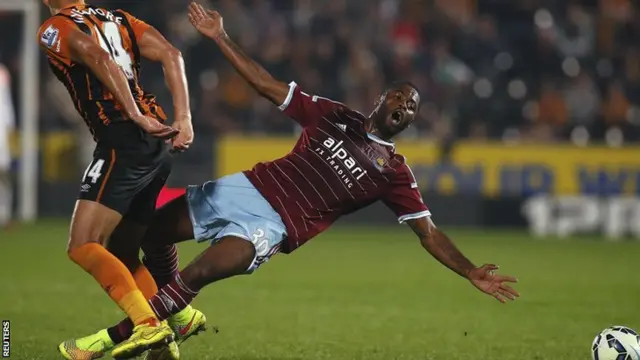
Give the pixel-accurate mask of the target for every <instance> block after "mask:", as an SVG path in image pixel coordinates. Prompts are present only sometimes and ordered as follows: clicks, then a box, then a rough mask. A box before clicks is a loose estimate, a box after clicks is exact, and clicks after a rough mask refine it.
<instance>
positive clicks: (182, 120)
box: [173, 114, 191, 124]
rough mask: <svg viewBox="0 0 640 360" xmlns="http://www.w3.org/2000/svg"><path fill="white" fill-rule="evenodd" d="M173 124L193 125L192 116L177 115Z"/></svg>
mask: <svg viewBox="0 0 640 360" xmlns="http://www.w3.org/2000/svg"><path fill="white" fill-rule="evenodd" d="M173 119H174V120H173V122H174V123H176V124H191V115H187V114H175V115H174V117H173Z"/></svg>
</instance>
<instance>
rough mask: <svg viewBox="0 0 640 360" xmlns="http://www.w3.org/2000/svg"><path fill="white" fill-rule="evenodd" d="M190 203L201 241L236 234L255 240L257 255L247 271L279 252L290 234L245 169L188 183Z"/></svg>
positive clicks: (195, 229)
mask: <svg viewBox="0 0 640 360" xmlns="http://www.w3.org/2000/svg"><path fill="white" fill-rule="evenodd" d="M187 203H188V204H189V216H190V217H191V223H192V225H193V234H194V236H195V239H196V240H197V241H198V242H203V241H207V240H208V241H211V243H212V244H214V243H216V242H217V241H219V240H220V239H222V238H223V237H225V236H234V237H239V238H242V239H246V240H247V241H250V242H252V243H253V245H254V246H255V248H256V257H255V259H254V260H253V262H252V264H251V266H250V267H249V269H247V273H252V272H253V271H255V270H256V269H257V268H258V267H259V266H260V265H262V264H263V263H265V262H267V261H268V260H269V258H271V256H273V255H275V254H276V253H278V252H279V251H280V246H281V245H282V242H283V240H284V239H285V238H286V237H287V230H286V227H285V225H284V224H283V223H282V219H281V218H280V215H278V213H277V212H276V211H275V210H274V209H273V208H272V207H271V205H270V204H269V203H268V202H267V200H265V198H264V197H263V196H262V194H260V192H258V190H257V189H256V188H255V187H254V186H253V184H251V182H250V181H249V179H247V177H246V176H245V175H244V174H243V173H237V174H233V175H229V176H225V177H222V178H220V179H218V180H215V181H209V182H206V183H204V184H203V185H198V186H190V187H188V188H187Z"/></svg>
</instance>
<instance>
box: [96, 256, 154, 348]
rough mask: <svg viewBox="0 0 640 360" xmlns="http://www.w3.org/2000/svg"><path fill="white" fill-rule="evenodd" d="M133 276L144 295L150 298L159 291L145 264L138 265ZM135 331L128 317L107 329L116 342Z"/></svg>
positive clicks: (123, 339)
mask: <svg viewBox="0 0 640 360" xmlns="http://www.w3.org/2000/svg"><path fill="white" fill-rule="evenodd" d="M133 278H134V279H135V281H136V284H137V285H138V289H140V291H141V292H142V295H143V296H144V297H145V298H146V299H149V298H151V297H152V296H153V295H155V294H156V293H157V292H158V287H157V286H156V282H155V281H154V280H153V277H152V276H151V273H149V270H147V268H146V267H145V266H144V265H142V264H141V265H140V266H138V268H137V269H136V271H134V273H133ZM132 333H133V323H132V322H131V319H129V318H126V319H124V320H122V321H120V322H119V323H118V325H115V326H112V327H110V328H108V329H107V334H109V338H110V340H111V341H112V342H113V343H114V344H119V343H121V342H123V341H125V340H126V339H128V338H129V336H131V334H132Z"/></svg>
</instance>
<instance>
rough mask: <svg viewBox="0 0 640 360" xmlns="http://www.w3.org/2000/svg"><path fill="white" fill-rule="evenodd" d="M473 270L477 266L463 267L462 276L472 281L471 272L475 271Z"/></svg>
mask: <svg viewBox="0 0 640 360" xmlns="http://www.w3.org/2000/svg"><path fill="white" fill-rule="evenodd" d="M473 270H475V267H470V268H465V269H462V271H461V273H462V274H461V275H462V277H464V278H465V279H467V280H469V281H471V272H473Z"/></svg>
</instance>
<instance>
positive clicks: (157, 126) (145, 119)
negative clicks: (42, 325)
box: [131, 115, 180, 140]
mask: <svg viewBox="0 0 640 360" xmlns="http://www.w3.org/2000/svg"><path fill="white" fill-rule="evenodd" d="M131 120H132V121H133V122H135V123H136V124H137V125H138V126H140V127H141V128H142V130H144V131H145V132H146V133H148V134H150V135H151V136H154V137H157V138H160V139H164V140H167V139H172V138H174V137H175V136H176V135H178V133H180V130H178V129H174V128H172V127H171V126H167V125H164V124H163V123H161V122H160V121H158V120H157V119H155V118H153V117H149V116H145V115H139V116H134V117H132V118H131Z"/></svg>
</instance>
